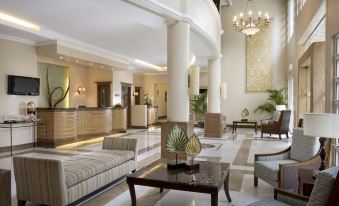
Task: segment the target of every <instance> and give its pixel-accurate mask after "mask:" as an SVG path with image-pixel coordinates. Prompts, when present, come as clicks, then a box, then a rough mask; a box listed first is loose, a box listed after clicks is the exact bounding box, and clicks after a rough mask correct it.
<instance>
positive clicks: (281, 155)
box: [254, 147, 291, 161]
mask: <svg viewBox="0 0 339 206" xmlns="http://www.w3.org/2000/svg"><path fill="white" fill-rule="evenodd" d="M290 151H291V147H288V148H287V149H285V150H283V151H280V152H276V153H268V154H255V155H254V161H273V160H286V159H289V157H290Z"/></svg>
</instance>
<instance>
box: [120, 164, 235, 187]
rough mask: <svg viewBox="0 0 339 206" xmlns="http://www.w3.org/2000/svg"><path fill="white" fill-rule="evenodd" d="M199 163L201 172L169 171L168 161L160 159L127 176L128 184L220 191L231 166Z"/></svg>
mask: <svg viewBox="0 0 339 206" xmlns="http://www.w3.org/2000/svg"><path fill="white" fill-rule="evenodd" d="M197 163H198V164H199V165H200V167H199V170H198V171H195V172H188V171H185V170H168V169H167V160H165V159H160V160H157V161H155V162H153V163H151V164H150V165H148V166H146V167H144V168H142V169H141V170H138V171H136V172H135V173H133V174H131V175H129V176H127V182H129V181H131V182H133V183H135V184H138V183H139V184H142V185H144V184H147V185H148V184H151V183H154V184H163V185H164V188H168V187H171V186H170V185H176V186H182V187H187V188H191V189H193V188H194V187H200V188H201V187H203V188H205V189H207V190H208V189H214V190H215V189H217V190H220V188H221V187H222V185H224V181H225V178H226V177H227V175H228V173H229V170H230V164H229V163H222V162H204V161H197ZM143 183H144V184H143ZM165 185H167V186H168V187H166V186H165Z"/></svg>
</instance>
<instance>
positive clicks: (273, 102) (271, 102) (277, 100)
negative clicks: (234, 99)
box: [254, 88, 287, 114]
mask: <svg viewBox="0 0 339 206" xmlns="http://www.w3.org/2000/svg"><path fill="white" fill-rule="evenodd" d="M285 90H286V89H285V88H281V89H273V90H267V92H268V93H269V96H268V98H267V101H266V102H265V103H264V104H261V105H259V106H258V107H257V108H256V110H255V111H254V112H257V111H260V112H267V113H269V114H273V112H274V111H275V110H276V106H278V105H285V106H287V98H286V95H285Z"/></svg>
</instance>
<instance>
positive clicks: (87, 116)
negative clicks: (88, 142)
mask: <svg viewBox="0 0 339 206" xmlns="http://www.w3.org/2000/svg"><path fill="white" fill-rule="evenodd" d="M37 116H38V118H39V119H41V120H46V121H47V124H48V125H47V140H46V139H45V134H44V133H43V131H44V128H39V127H38V138H37V140H38V144H39V143H42V144H45V143H46V142H47V145H48V146H49V147H56V146H59V145H63V144H67V143H72V142H76V141H79V140H84V139H89V138H94V137H97V136H101V135H109V134H114V133H118V132H126V129H127V128H126V116H127V115H126V109H125V108H117V109H115V108H111V107H105V108H87V107H85V108H79V109H75V108H67V109H47V108H38V109H37Z"/></svg>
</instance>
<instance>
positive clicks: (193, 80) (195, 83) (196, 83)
mask: <svg viewBox="0 0 339 206" xmlns="http://www.w3.org/2000/svg"><path fill="white" fill-rule="evenodd" d="M199 90H200V68H199V67H198V66H191V67H190V95H199Z"/></svg>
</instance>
